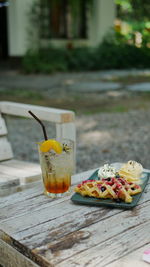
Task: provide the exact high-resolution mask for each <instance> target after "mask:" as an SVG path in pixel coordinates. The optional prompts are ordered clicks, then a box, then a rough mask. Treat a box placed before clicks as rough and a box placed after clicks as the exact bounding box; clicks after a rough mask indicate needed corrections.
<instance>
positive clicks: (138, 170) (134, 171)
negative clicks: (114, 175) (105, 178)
mask: <svg viewBox="0 0 150 267" xmlns="http://www.w3.org/2000/svg"><path fill="white" fill-rule="evenodd" d="M142 172H143V167H142V165H141V164H140V163H138V162H136V161H134V160H129V161H128V162H127V163H125V164H123V166H122V167H121V169H120V170H119V174H120V176H122V177H124V178H125V179H126V180H127V181H130V182H132V181H133V182H140V177H141V176H142Z"/></svg>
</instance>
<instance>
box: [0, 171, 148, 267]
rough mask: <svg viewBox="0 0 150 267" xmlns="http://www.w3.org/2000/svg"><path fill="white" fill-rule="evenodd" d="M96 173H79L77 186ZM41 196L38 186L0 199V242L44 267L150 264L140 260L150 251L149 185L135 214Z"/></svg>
mask: <svg viewBox="0 0 150 267" xmlns="http://www.w3.org/2000/svg"><path fill="white" fill-rule="evenodd" d="M92 172H93V171H90V172H89V173H88V172H86V173H82V174H79V175H75V176H74V177H73V184H76V183H78V182H80V181H81V180H84V179H86V178H88V177H89V176H90V175H91V173H92ZM42 192H43V188H42V183H40V182H39V183H36V186H35V187H34V188H32V189H28V190H27V191H23V192H20V193H16V194H14V195H13V198H12V196H8V197H5V198H3V199H1V200H2V201H0V227H1V229H2V231H3V233H2V234H1V239H2V240H3V241H4V242H6V244H8V245H9V246H11V247H12V248H13V249H16V250H18V251H19V252H20V253H22V254H23V255H25V256H26V257H28V258H29V259H30V260H32V261H33V262H34V263H36V264H39V265H40V266H59V267H66V266H90V267H91V266H100V267H103V266H109V267H111V266H112V267H119V263H121V262H122V263H123V265H120V266H127V267H129V266H134V265H130V264H132V260H134V261H138V264H139V265H137V264H136V265H137V266H147V264H146V263H145V262H143V261H142V260H141V258H140V257H142V253H143V250H144V249H145V248H147V247H150V236H149V229H150V213H149V209H150V182H149V183H148V185H147V187H146V189H145V191H144V193H143V194H142V197H141V199H140V201H139V204H138V205H137V207H135V208H134V209H133V210H121V209H109V208H103V207H92V206H83V205H75V204H73V203H72V202H71V200H70V196H66V197H63V198H60V199H56V200H51V199H48V198H47V197H46V196H44V195H43V193H42ZM139 253H141V254H140V255H139ZM0 258H1V257H0ZM130 259H131V261H130ZM140 264H141V265H140ZM29 266H30V265H29Z"/></svg>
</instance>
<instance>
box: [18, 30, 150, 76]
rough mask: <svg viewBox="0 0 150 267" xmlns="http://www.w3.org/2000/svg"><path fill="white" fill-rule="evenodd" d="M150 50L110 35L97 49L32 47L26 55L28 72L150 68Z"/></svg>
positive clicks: (120, 37)
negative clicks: (35, 48)
mask: <svg viewBox="0 0 150 267" xmlns="http://www.w3.org/2000/svg"><path fill="white" fill-rule="evenodd" d="M149 62H150V49H149V48H148V47H146V46H142V47H140V48H138V47H136V46H135V45H130V44H127V43H125V42H124V37H123V36H121V35H120V36H118V35H117V37H115V35H113V34H112V35H111V34H109V35H108V36H107V37H106V38H105V39H104V41H103V42H102V43H101V44H100V45H99V46H98V47H96V48H88V47H82V48H73V49H71V50H68V49H67V48H66V49H60V48H59V49H58V48H54V47H52V46H50V47H49V48H46V49H44V48H43V49H38V50H29V51H28V52H27V54H26V55H25V57H24V58H23V69H24V71H25V72H27V73H52V72H56V71H87V70H103V69H128V68H149Z"/></svg>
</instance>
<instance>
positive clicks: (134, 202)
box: [71, 170, 150, 209]
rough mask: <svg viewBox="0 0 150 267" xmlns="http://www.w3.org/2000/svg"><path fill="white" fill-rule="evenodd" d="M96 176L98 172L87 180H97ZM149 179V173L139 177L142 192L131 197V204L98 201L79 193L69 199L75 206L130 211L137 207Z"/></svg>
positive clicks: (107, 200) (98, 199) (110, 200)
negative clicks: (82, 205)
mask: <svg viewBox="0 0 150 267" xmlns="http://www.w3.org/2000/svg"><path fill="white" fill-rule="evenodd" d="M97 174H98V170H96V171H95V172H94V173H93V174H92V175H91V176H90V177H89V178H88V179H87V180H91V179H94V180H98V175H97ZM149 177H150V173H146V172H144V173H143V175H142V177H141V180H142V183H141V184H140V186H141V188H142V192H141V193H139V194H137V195H134V196H132V198H133V200H132V202H131V203H125V202H124V201H120V202H119V203H118V202H116V201H115V200H113V199H102V198H101V199H100V198H95V197H88V196H81V195H80V194H79V193H75V194H74V195H73V196H72V197H71V200H72V201H73V202H74V203H76V204H86V205H95V206H105V207H112V208H120V209H132V208H134V207H135V206H136V205H137V203H138V201H139V199H140V197H141V195H142V193H143V191H144V188H145V186H146V184H147V182H148V179H149Z"/></svg>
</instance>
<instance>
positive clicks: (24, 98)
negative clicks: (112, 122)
mask: <svg viewBox="0 0 150 267" xmlns="http://www.w3.org/2000/svg"><path fill="white" fill-rule="evenodd" d="M0 99H1V101H2V100H5V101H14V102H20V103H27V104H34V105H41V106H47V107H54V108H61V109H70V110H73V111H75V112H76V114H79V115H80V114H85V115H92V114H95V113H100V112H108V113H116V112H120V113H121V112H127V111H129V110H133V109H148V108H149V107H150V93H139V94H137V93H128V94H127V95H126V96H125V97H124V96H119V95H118V96H115V97H108V96H107V94H103V95H102V94H96V93H95V94H79V93H76V94H75V93H74V94H69V93H65V94H63V96H62V97H61V95H60V94H59V96H58V94H55V95H53V96H51V95H50V94H49V95H44V94H43V92H42V91H36V90H23V89H5V90H1V91H0Z"/></svg>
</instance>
